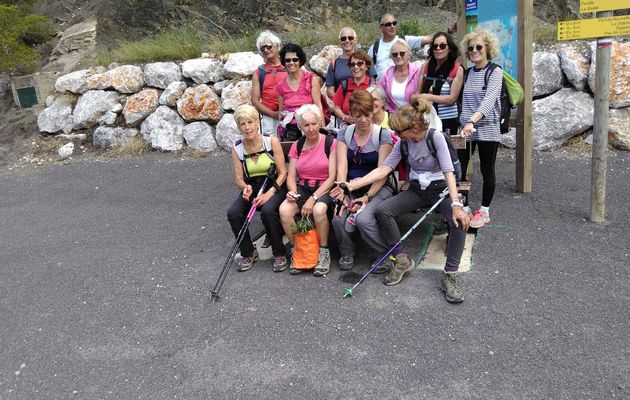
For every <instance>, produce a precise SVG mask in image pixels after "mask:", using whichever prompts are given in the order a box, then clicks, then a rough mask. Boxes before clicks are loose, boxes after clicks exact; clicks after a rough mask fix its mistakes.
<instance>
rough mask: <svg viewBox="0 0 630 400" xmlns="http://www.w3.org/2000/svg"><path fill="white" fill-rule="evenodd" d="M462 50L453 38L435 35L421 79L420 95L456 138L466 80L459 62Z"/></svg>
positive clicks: (447, 35)
mask: <svg viewBox="0 0 630 400" xmlns="http://www.w3.org/2000/svg"><path fill="white" fill-rule="evenodd" d="M458 57H459V48H458V47H457V44H455V41H454V40H453V38H452V37H451V35H449V34H447V33H446V32H438V33H436V34H435V35H434V36H433V41H432V43H431V48H430V49H429V61H428V62H427V63H425V64H424V71H423V73H422V75H421V76H420V93H422V94H421V95H420V96H421V97H422V98H424V99H427V100H428V101H430V102H431V103H433V106H434V107H435V109H436V110H437V115H438V116H439V117H440V119H441V120H442V127H443V130H444V132H447V129H448V132H449V133H450V134H451V135H455V134H456V133H457V131H458V128H459V113H458V109H457V99H458V98H459V93H460V91H461V90H462V84H463V81H464V67H463V66H462V65H461V64H460V63H459V61H457V58H458Z"/></svg>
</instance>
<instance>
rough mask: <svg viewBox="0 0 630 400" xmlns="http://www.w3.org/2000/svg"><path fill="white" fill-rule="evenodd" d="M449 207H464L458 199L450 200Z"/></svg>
mask: <svg viewBox="0 0 630 400" xmlns="http://www.w3.org/2000/svg"><path fill="white" fill-rule="evenodd" d="M451 207H461V208H464V205H463V204H462V203H461V202H460V201H451Z"/></svg>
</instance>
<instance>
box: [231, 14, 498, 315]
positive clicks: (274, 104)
mask: <svg viewBox="0 0 630 400" xmlns="http://www.w3.org/2000/svg"><path fill="white" fill-rule="evenodd" d="M379 26H380V30H381V34H382V37H381V38H380V39H379V40H377V41H376V42H374V43H373V44H372V45H371V46H370V48H369V50H368V51H367V53H365V52H362V51H358V50H357V43H358V37H357V34H356V32H355V31H354V30H353V29H352V28H349V27H346V28H343V29H341V31H340V32H339V46H340V47H341V49H342V50H343V53H342V54H341V56H339V57H337V58H336V59H334V60H333V61H332V62H331V63H330V65H329V67H328V71H327V74H326V80H325V83H324V84H325V85H326V90H325V92H326V95H327V97H328V98H329V99H330V100H332V103H334V108H332V107H331V109H329V108H328V106H327V104H326V103H327V99H326V98H325V96H326V95H323V94H322V90H321V89H322V88H321V83H320V79H319V77H318V76H317V75H316V74H314V73H312V72H309V71H307V70H305V69H303V68H302V66H303V65H304V64H305V63H306V54H305V53H304V50H303V49H302V48H301V47H300V46H298V45H296V44H293V43H286V44H284V45H283V44H282V41H281V39H280V38H279V37H278V36H277V35H275V34H274V33H272V32H270V31H264V32H262V33H261V34H260V35H259V36H258V39H257V41H256V46H257V48H258V50H259V51H260V53H261V54H262V56H263V58H264V64H263V65H261V66H260V67H259V68H258V69H257V70H256V71H255V72H254V74H253V76H252V95H251V99H252V105H242V106H240V107H238V108H237V109H236V111H235V113H234V118H235V121H236V123H237V126H238V128H239V130H240V132H241V133H242V139H239V140H238V141H237V142H236V143H235V145H234V148H233V150H232V160H233V166H234V175H235V182H236V186H237V187H238V189H239V190H240V193H239V195H238V197H237V199H236V200H235V201H234V203H233V204H232V205H231V207H230V208H229V211H228V220H229V222H230V225H231V227H232V230H233V231H234V234H235V235H238V234H239V232H240V230H241V228H242V227H243V224H244V222H245V219H246V216H247V214H248V211H249V210H250V208H251V207H252V206H255V207H256V208H257V209H258V210H260V211H261V218H262V222H263V225H264V227H265V231H266V240H265V244H264V245H263V246H265V247H266V246H270V247H271V249H272V252H273V256H274V262H273V270H274V271H276V272H282V271H284V270H286V269H287V268H288V269H289V273H291V274H299V273H303V272H304V269H299V268H296V267H295V265H294V263H293V262H292V257H291V245H292V244H293V243H294V227H295V223H296V221H297V220H299V219H302V218H305V219H310V220H311V221H312V222H313V224H314V227H315V230H316V232H317V237H318V240H319V254H318V257H317V263H316V265H315V266H314V268H313V274H314V275H316V276H323V275H326V274H328V273H329V271H330V268H331V257H330V251H329V243H328V241H329V237H330V236H331V235H329V233H330V230H331V226H332V230H333V232H334V238H335V239H336V241H337V246H338V248H339V253H340V258H339V260H338V267H339V269H340V270H350V269H351V268H353V266H354V258H355V254H356V253H357V249H356V245H355V243H356V241H355V240H356V237H357V235H360V236H361V238H362V240H363V241H364V242H365V243H366V244H367V245H369V246H370V247H371V248H372V249H373V250H374V251H375V252H376V253H377V254H380V255H383V254H386V252H388V251H390V250H392V248H393V250H392V251H391V256H390V257H389V258H387V259H386V261H385V262H384V263H382V264H381V265H379V266H378V267H377V268H376V269H375V270H374V273H382V274H386V275H385V277H384V279H383V282H384V283H385V284H386V285H396V284H398V283H399V282H400V281H401V280H402V279H403V277H404V275H405V274H406V273H407V272H409V271H411V270H412V269H413V268H414V266H415V262H414V260H413V259H412V257H411V256H410V255H409V254H408V252H407V251H406V250H405V247H404V246H403V245H402V244H400V243H399V241H400V238H401V232H400V230H399V227H398V224H397V222H396V217H397V216H399V215H401V214H403V213H407V212H411V211H415V210H418V209H420V208H423V207H427V206H431V205H432V204H435V203H436V202H437V201H438V200H439V199H440V195H441V194H442V195H444V194H443V192H445V191H446V192H447V193H448V194H447V195H446V198H445V199H444V200H443V201H442V202H441V203H440V204H439V211H440V213H441V215H442V217H443V218H444V219H445V220H446V222H447V224H448V232H449V234H448V242H447V257H446V263H445V266H444V274H443V277H442V280H441V288H442V290H443V291H444V293H445V297H446V300H447V301H449V302H453V303H459V302H462V301H463V300H464V290H463V285H462V279H461V276H460V275H458V274H457V271H458V269H459V265H460V260H461V257H462V253H463V249H464V244H465V236H466V231H467V229H468V228H469V227H473V228H481V227H482V226H484V224H486V223H487V222H489V221H490V204H491V201H492V197H493V195H494V189H495V160H496V155H497V149H498V144H499V135H500V130H499V120H500V113H501V106H500V101H499V97H500V92H501V85H502V79H503V78H502V71H501V68H500V67H499V68H497V67H496V65H493V64H492V63H491V61H490V60H492V58H493V57H495V56H496V55H497V54H498V51H499V43H498V41H497V39H496V37H495V36H494V35H493V34H491V33H490V32H488V31H485V30H482V29H477V30H475V31H474V32H471V33H468V34H466V35H465V36H464V38H463V40H462V41H461V43H460V46H461V48H462V50H463V53H464V54H465V57H466V58H467V59H468V60H469V61H470V62H471V63H472V64H473V66H472V67H471V68H469V69H467V70H466V69H465V68H464V66H463V65H461V64H460V62H459V61H458V58H459V56H460V50H459V49H460V47H458V45H457V43H455V41H454V39H453V37H452V36H451V34H450V29H449V30H447V32H437V33H435V34H433V35H428V36H407V37H404V38H403V37H399V36H398V35H397V20H396V18H395V16H394V15H392V14H390V13H388V14H385V15H383V16H382V18H381V20H380V22H379ZM426 45H429V49H428V61H427V62H426V63H425V64H424V65H423V66H418V64H416V63H415V62H412V61H411V56H412V51H414V50H418V49H420V48H422V47H424V46H426ZM490 65H493V68H492V69H490V68H489V66H490ZM331 114H332V115H331ZM332 117H334V120H335V122H334V123H330V124H329V121H328V120H329V118H332ZM327 125H328V126H332V125H334V127H335V129H334V131H335V132H336V137H335V136H334V135H330V134H322V132H326V131H325V130H323V129H322V128H324V127H326V126H327ZM442 132H445V133H446V135H445V134H444V133H442ZM449 133H450V134H460V135H462V136H464V137H465V138H466V149H460V150H457V156H458V157H453V154H452V153H453V152H454V151H451V150H452V149H451V147H450V142H449V139H448V134H449ZM281 142H292V145H291V147H290V150H289V151H288V163H287V160H285V154H284V152H283V147H282V143H281ZM475 149H478V150H479V160H480V169H481V174H482V178H483V190H482V199H481V206H480V208H479V209H477V210H475V211H473V212H471V209H470V207H469V205H468V198H467V196H461V195H460V194H459V193H458V186H457V181H456V175H461V180H462V181H464V180H466V173H467V171H466V168H467V165H468V160H469V158H470V156H471V155H472V154H473V153H474V151H475ZM457 159H459V160H460V163H458V164H461V174H456V173H458V172H460V171H459V169H460V167H459V165H455V164H456V161H457ZM399 164H401V165H402V164H405V166H406V170H407V171H406V174H407V175H408V177H407V179H408V181H409V186H408V188H407V189H406V190H399V185H398V183H397V182H396V180H395V179H394V178H393V177H394V176H395V174H393V172H394V171H396V170H397V169H399ZM271 169H273V170H274V171H275V174H274V175H273V177H272V179H271V184H268V185H264V184H265V182H269V179H268V175H269V171H270V170H271ZM263 185H264V187H263ZM261 188H262V190H261ZM285 235H286V236H287V238H288V240H289V243H290V245H289V246H285V244H284V241H283V237H284V236H285ZM239 248H240V253H241V257H242V258H241V259H240V261H239V264H238V270H239V271H246V270H249V269H250V268H251V267H252V266H253V264H254V263H255V262H256V261H258V259H259V255H258V252H257V249H256V247H255V245H254V244H253V243H252V240H251V237H250V236H249V233H248V232H246V233H245V235H244V237H243V239H242V240H241V242H240V245H239Z"/></svg>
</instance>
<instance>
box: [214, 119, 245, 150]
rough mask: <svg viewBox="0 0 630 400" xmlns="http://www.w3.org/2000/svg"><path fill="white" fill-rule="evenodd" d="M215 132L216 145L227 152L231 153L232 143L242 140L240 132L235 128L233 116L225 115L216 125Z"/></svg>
mask: <svg viewBox="0 0 630 400" xmlns="http://www.w3.org/2000/svg"><path fill="white" fill-rule="evenodd" d="M216 132H217V133H216V137H217V144H218V145H219V147H221V148H222V149H225V150H227V151H232V147H234V142H235V141H236V140H238V139H242V138H243V135H242V134H241V131H240V130H239V129H238V126H236V121H235V120H234V115H233V114H225V115H224V116H223V117H222V118H221V121H219V123H218V124H217V130H216Z"/></svg>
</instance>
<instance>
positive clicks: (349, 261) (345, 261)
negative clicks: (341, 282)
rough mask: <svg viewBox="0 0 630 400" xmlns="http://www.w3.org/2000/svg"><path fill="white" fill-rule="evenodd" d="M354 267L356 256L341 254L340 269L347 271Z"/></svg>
mask: <svg viewBox="0 0 630 400" xmlns="http://www.w3.org/2000/svg"><path fill="white" fill-rule="evenodd" d="M352 267H354V256H341V258H339V269H340V270H342V271H347V270H349V269H352Z"/></svg>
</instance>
